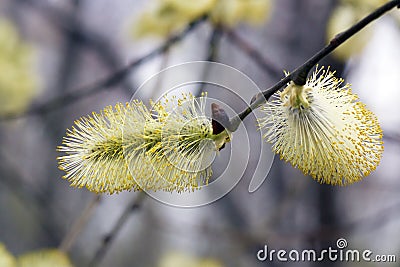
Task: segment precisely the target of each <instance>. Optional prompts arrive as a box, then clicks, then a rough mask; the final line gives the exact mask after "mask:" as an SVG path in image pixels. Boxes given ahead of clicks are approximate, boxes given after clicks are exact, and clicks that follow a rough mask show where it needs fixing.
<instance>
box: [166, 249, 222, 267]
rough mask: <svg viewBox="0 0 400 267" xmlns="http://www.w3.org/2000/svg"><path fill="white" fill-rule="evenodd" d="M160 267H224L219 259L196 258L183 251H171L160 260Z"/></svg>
mask: <svg viewBox="0 0 400 267" xmlns="http://www.w3.org/2000/svg"><path fill="white" fill-rule="evenodd" d="M158 267H224V265H222V264H221V263H220V262H219V261H218V260H216V259H211V258H196V257H194V256H192V255H189V254H185V253H182V252H169V253H167V254H165V255H164V256H163V257H162V258H161V259H160V261H159V263H158Z"/></svg>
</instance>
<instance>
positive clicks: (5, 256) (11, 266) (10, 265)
mask: <svg viewBox="0 0 400 267" xmlns="http://www.w3.org/2000/svg"><path fill="white" fill-rule="evenodd" d="M0 266H1V267H17V261H16V259H15V258H14V256H13V255H12V254H11V253H10V252H9V251H8V250H7V248H6V247H5V246H4V244H2V243H0Z"/></svg>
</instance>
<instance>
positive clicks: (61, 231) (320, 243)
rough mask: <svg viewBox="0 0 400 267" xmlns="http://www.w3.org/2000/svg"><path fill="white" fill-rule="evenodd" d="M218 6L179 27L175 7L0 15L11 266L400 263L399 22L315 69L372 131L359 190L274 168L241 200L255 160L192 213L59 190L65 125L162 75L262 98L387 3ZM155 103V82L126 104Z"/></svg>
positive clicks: (125, 197) (393, 17) (1, 232)
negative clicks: (313, 253)
mask: <svg viewBox="0 0 400 267" xmlns="http://www.w3.org/2000/svg"><path fill="white" fill-rule="evenodd" d="M181 1H183V0H181ZM218 1H219V2H221V3H220V4H216V3H215V1H206V0H202V1H199V3H198V4H197V5H196V4H193V6H191V4H188V5H187V6H185V5H184V4H183V7H182V9H178V11H179V12H181V13H179V12H178V11H176V10H175V11H174V10H173V8H171V7H175V4H176V3H175V2H179V0H174V1H173V0H169V1H167V0H160V1H157V0H151V1H143V0H120V1H107V0H96V1H89V0H70V1H60V0H39V1H36V0H2V1H0V72H1V73H0V104H1V106H2V107H0V119H1V121H0V243H3V244H4V245H5V246H6V247H7V249H8V250H9V251H10V252H11V253H12V254H14V255H15V256H16V257H17V256H18V255H21V254H24V253H26V252H30V251H35V250H38V249H42V248H61V249H62V250H63V251H64V252H66V253H67V254H68V256H69V257H70V259H71V262H72V263H73V264H74V266H88V265H89V264H91V266H114V267H125V266H161V267H169V266H177V267H179V266H275V265H279V266H285V265H290V264H295V265H296V266H314V265H321V264H323V265H324V266H361V265H362V266H364V265H366V266H381V264H379V263H365V262H361V263H357V262H329V261H326V262H323V263H321V262H319V263H313V262H303V263H290V262H289V263H279V262H268V261H267V262H260V261H258V260H257V257H256V253H257V251H259V250H260V249H262V248H264V245H268V247H269V248H270V249H275V250H278V249H287V250H290V249H310V248H313V249H316V250H321V249H323V248H327V247H329V246H331V247H333V248H335V246H336V240H337V239H338V238H345V239H346V240H347V241H348V248H351V249H360V250H364V249H369V250H371V251H373V253H374V254H393V255H397V260H398V261H399V260H400V259H399V258H398V256H399V255H400V253H399V252H400V240H399V238H398V236H397V233H398V232H397V231H398V230H400V196H399V194H398V192H399V190H400V181H398V179H399V171H400V166H399V164H398V163H399V160H400V153H399V145H400V117H399V116H398V114H399V113H398V112H399V110H400V105H399V104H398V100H399V99H400V90H399V89H400V87H399V84H400V75H399V74H400V65H399V64H398V62H400V50H399V49H398V47H399V45H400V19H399V17H400V15H399V13H400V11H399V10H394V11H392V12H390V13H389V14H387V15H384V16H383V17H381V18H380V19H379V20H378V21H376V22H374V23H373V24H372V25H370V26H369V27H368V28H367V29H365V30H364V31H363V32H361V33H360V34H359V35H357V36H356V37H354V38H353V39H352V40H351V41H349V44H348V45H345V46H344V47H343V49H342V50H340V51H339V50H338V51H336V52H335V53H334V54H333V55H332V56H329V57H328V58H326V59H324V60H323V62H321V64H322V65H326V66H328V65H329V66H331V68H332V69H334V70H336V71H337V75H338V76H340V77H343V78H345V79H346V81H347V82H350V83H351V84H352V85H353V91H354V92H356V93H357V94H358V95H359V96H360V98H361V100H362V101H363V102H365V103H366V104H367V106H368V107H369V109H371V110H372V111H374V112H375V113H376V114H377V116H378V118H379V121H380V123H381V126H382V128H383V130H384V142H385V151H384V154H383V158H382V161H381V163H380V165H379V167H378V168H377V170H376V171H375V172H373V173H372V175H370V176H368V177H366V178H365V179H364V180H363V181H361V182H358V183H356V184H353V185H350V186H346V187H334V186H329V185H320V184H318V183H317V182H316V181H314V180H313V179H312V178H311V177H305V176H304V175H303V174H302V173H301V172H300V171H299V170H297V169H294V168H293V167H292V166H291V165H290V164H289V163H284V162H281V161H280V160H279V159H278V158H275V161H274V162H273V165H272V168H271V171H270V173H269V174H268V178H267V180H266V181H265V182H264V183H263V185H262V186H261V187H260V189H259V190H257V191H256V192H254V193H249V192H248V186H249V181H250V174H251V171H252V169H253V168H255V164H256V163H257V159H258V157H259V151H258V150H257V149H253V150H252V151H254V152H252V154H251V158H250V162H249V166H248V168H247V169H246V171H245V173H244V176H243V178H242V179H241V181H240V182H239V183H238V185H237V186H236V187H235V188H234V189H233V190H232V191H231V192H230V193H229V194H227V195H226V196H225V197H223V198H222V199H220V200H218V201H216V202H214V203H211V204H209V205H206V206H203V207H198V208H192V209H183V208H176V207H171V206H168V205H165V204H162V203H160V202H158V201H156V200H154V199H152V198H149V197H144V198H143V199H142V198H141V197H140V196H139V194H138V193H135V192H123V193H120V194H117V195H111V196H109V195H101V196H100V197H98V196H96V195H94V194H93V193H90V192H88V191H87V190H86V189H75V188H72V187H70V186H69V183H68V182H67V181H65V180H63V179H61V176H62V175H63V172H62V171H60V170H58V168H57V159H56V158H57V156H59V155H60V154H59V153H58V152H56V147H57V146H58V145H61V142H62V137H63V136H64V135H65V131H66V129H67V128H70V127H71V126H72V125H73V123H74V120H77V119H79V118H80V117H81V116H85V115H87V114H90V113H91V112H93V111H96V112H99V111H100V110H102V109H103V108H104V107H105V106H107V105H115V104H116V103H117V102H127V101H129V100H130V98H131V97H132V95H133V94H134V93H135V91H136V90H137V89H138V87H139V86H140V85H141V84H142V83H143V82H145V81H146V80H147V79H148V78H150V77H151V76H152V75H154V74H156V73H157V72H159V71H160V70H162V69H163V68H165V67H168V66H173V65H175V64H179V63H184V62H189V61H196V60H211V61H216V62H221V63H224V64H227V65H230V66H232V67H234V68H236V69H238V70H240V71H242V72H243V73H244V74H246V75H247V76H249V77H250V78H251V79H252V80H253V81H254V82H255V83H256V84H257V85H258V86H259V87H260V88H261V89H265V88H268V87H269V86H271V85H273V84H274V83H276V82H277V81H278V80H279V79H280V78H282V77H283V70H288V71H290V70H293V69H294V68H296V67H297V66H299V65H300V64H302V63H303V62H304V61H305V60H307V59H308V58H309V57H310V56H312V55H313V54H314V53H316V52H317V51H318V50H319V49H321V48H322V47H323V46H324V45H325V44H326V43H327V40H328V38H331V37H332V36H333V35H334V34H335V33H337V32H339V31H340V30H343V29H344V28H346V27H348V26H350V25H351V24H352V23H354V22H356V21H357V20H359V19H360V18H362V17H363V16H364V15H366V14H368V13H369V12H371V11H372V10H374V8H376V7H378V6H379V4H381V3H384V2H385V1H356V0H343V1H334V0H327V1H320V0H300V1H293V0H279V1H272V0H248V1H249V2H252V1H253V2H256V3H255V4H254V5H249V7H247V6H246V5H245V4H243V3H240V2H246V1H245V0H218ZM166 3H167V4H166ZM188 3H189V1H188ZM222 3H223V4H222ZM168 5H170V6H168ZM178 6H179V5H178ZM171 9H172V11H171ZM174 12H176V13H174ZM165 14H166V15H165ZM205 14H208V15H209V16H208V18H206V19H204V18H203V19H202V16H203V15H205ZM192 21H195V22H196V23H193V24H191V26H189V27H187V26H188V25H189V23H190V22H192ZM175 37H177V38H175ZM182 75H185V74H182ZM202 75H207V73H206V72H204V73H199V77H202ZM221 75H222V74H221ZM231 79H232V80H233V81H234V79H235V77H231ZM167 89H169V88H165V89H164V88H163V80H160V81H158V86H157V87H155V88H154V90H146V91H140V92H138V94H136V95H135V97H138V98H140V99H142V100H144V101H145V102H147V100H148V99H149V98H154V97H155V96H158V95H160V94H162V93H163V92H164V90H167ZM199 89H200V88H194V90H195V92H196V90H199ZM201 89H204V90H205V91H208V92H209V95H211V96H212V97H215V98H217V99H220V100H221V101H223V102H229V103H231V102H232V103H233V104H231V105H233V107H234V108H235V110H236V111H240V110H242V109H243V108H244V107H245V103H236V102H235V100H234V99H229V98H230V97H231V95H229V94H226V93H224V92H223V91H218V88H211V87H210V88H207V86H206V88H201ZM240 94H241V96H242V97H243V98H245V99H246V101H247V102H249V101H250V99H251V97H252V94H251V93H250V92H248V93H247V94H246V92H241V93H240ZM235 103H236V104H235ZM245 124H246V125H249V127H248V129H249V135H250V137H251V136H255V137H257V136H258V135H259V134H258V133H257V128H256V127H254V124H255V121H254V118H252V117H248V118H247V119H246V121H245ZM258 138H259V137H258ZM253 145H254V146H257V143H255V144H253ZM228 148H229V145H228ZM219 156H220V157H223V156H224V151H221V154H220V155H219ZM221 168H223V166H222V165H221V166H219V165H218V162H216V164H215V165H214V166H213V169H214V170H215V172H216V173H218V172H220V171H221V170H220V169H221ZM88 207H89V208H88ZM82 214H84V215H83V217H82V216H81V215H82ZM77 222H78V223H77ZM118 222H119V223H118ZM77 225H78V226H77ZM116 225H117V226H116ZM113 229H114V230H115V229H117V230H116V231H114V230H113ZM71 231H72V233H73V234H72V236H73V235H74V233H75V236H74V238H72V240H71ZM113 231H114V232H113ZM110 233H112V234H110ZM196 264H197V265H196ZM55 266H56V265H55ZM385 266H398V263H386V264H385Z"/></svg>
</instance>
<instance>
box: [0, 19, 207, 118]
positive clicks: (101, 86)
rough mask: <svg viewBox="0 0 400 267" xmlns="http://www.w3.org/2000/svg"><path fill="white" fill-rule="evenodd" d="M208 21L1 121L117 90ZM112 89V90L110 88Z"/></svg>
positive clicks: (45, 111)
mask: <svg viewBox="0 0 400 267" xmlns="http://www.w3.org/2000/svg"><path fill="white" fill-rule="evenodd" d="M205 19H206V17H202V18H200V19H197V20H195V21H193V22H191V23H189V25H188V26H187V27H186V29H185V30H183V31H182V32H181V33H180V34H178V35H174V36H171V37H170V38H168V39H167V40H166V41H165V42H164V44H162V45H161V46H159V47H157V48H156V49H154V50H153V51H151V52H149V53H147V54H146V55H144V56H143V57H141V58H139V59H137V60H134V61H132V62H131V63H130V64H128V65H127V66H125V67H124V68H122V69H120V70H118V71H116V72H115V73H113V74H111V75H110V76H108V77H106V78H105V79H103V80H100V81H97V82H95V83H94V84H93V85H90V86H85V87H82V88H80V89H75V90H73V91H71V92H68V93H65V94H63V95H61V96H58V97H56V98H54V99H53V100H50V101H48V102H46V103H44V104H41V105H37V106H34V107H32V108H31V109H29V110H28V111H27V112H25V113H18V114H17V113H11V114H6V115H3V116H1V117H0V121H1V120H3V121H4V120H12V119H17V118H21V117H25V116H31V115H43V114H45V113H48V112H51V111H53V110H56V109H60V108H63V107H66V106H68V105H70V104H72V103H74V102H76V101H79V100H82V99H84V98H86V97H88V96H91V95H93V94H96V93H99V92H101V91H103V90H105V89H107V88H108V89H109V90H112V89H115V88H113V87H111V86H113V85H115V84H118V83H119V82H121V81H122V80H123V79H124V78H126V76H127V75H128V74H130V73H131V71H133V70H134V69H135V68H137V67H138V66H140V65H142V64H143V63H145V62H147V61H149V60H150V59H152V58H154V57H156V56H158V55H160V54H162V53H164V51H165V50H167V49H168V48H169V47H171V46H172V45H174V44H175V43H177V42H178V41H180V40H182V39H183V38H184V37H185V36H186V35H187V34H189V33H190V32H192V31H193V30H194V29H195V28H196V27H197V26H198V25H199V24H200V23H201V22H203V21H204V20H205ZM109 87H111V88H109Z"/></svg>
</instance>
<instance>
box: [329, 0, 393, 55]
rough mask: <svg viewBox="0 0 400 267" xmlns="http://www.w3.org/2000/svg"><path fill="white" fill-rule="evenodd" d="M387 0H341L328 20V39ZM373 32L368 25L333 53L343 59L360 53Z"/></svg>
mask: <svg viewBox="0 0 400 267" xmlns="http://www.w3.org/2000/svg"><path fill="white" fill-rule="evenodd" d="M386 2H388V0H341V1H340V3H339V5H338V6H337V7H336V8H335V9H334V10H333V12H332V14H331V17H330V19H329V21H328V26H327V40H328V41H330V40H331V39H332V38H333V37H334V36H335V35H336V34H338V33H340V32H342V31H344V30H346V29H348V28H349V27H351V26H352V25H354V24H355V23H356V22H358V21H359V20H361V19H362V18H363V17H365V16H366V15H368V14H369V13H370V12H372V11H373V10H374V9H376V8H378V7H380V6H381V5H383V4H385V3H386ZM372 32H373V28H372V27H371V26H370V25H368V26H367V27H366V28H364V29H363V30H362V31H360V32H358V33H357V34H356V35H354V36H353V37H351V38H350V39H349V40H347V41H346V42H345V43H343V44H342V45H340V46H339V47H338V48H337V49H335V50H334V51H333V53H332V54H333V55H334V56H335V57H336V58H337V59H339V60H341V61H346V60H347V59H349V58H350V57H351V56H354V55H357V54H359V53H360V51H362V50H363V48H364V47H365V45H366V44H367V43H368V40H369V39H370V38H371V35H372Z"/></svg>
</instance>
